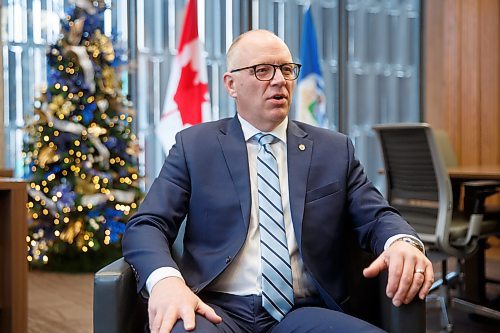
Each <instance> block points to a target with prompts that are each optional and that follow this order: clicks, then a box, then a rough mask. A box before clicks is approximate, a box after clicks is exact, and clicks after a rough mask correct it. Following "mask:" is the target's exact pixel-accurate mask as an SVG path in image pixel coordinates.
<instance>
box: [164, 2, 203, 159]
mask: <svg viewBox="0 0 500 333" xmlns="http://www.w3.org/2000/svg"><path fill="white" fill-rule="evenodd" d="M208 120H211V109H210V97H209V93H208V76H207V66H206V62H205V58H204V57H203V45H202V43H201V41H200V39H199V37H198V22H197V9H196V0H189V1H188V4H187V7H186V16H185V18H184V23H183V26H182V34H181V39H180V44H179V51H178V54H177V55H176V56H175V58H174V59H173V62H172V66H171V69H170V76H169V80H168V86H167V94H166V96H165V103H164V106H163V112H162V115H161V119H160V121H159V123H158V124H157V126H156V135H157V136H158V138H159V140H160V142H161V144H162V146H163V150H164V151H165V154H168V152H169V150H170V148H171V147H172V145H173V144H174V143H175V134H176V133H177V132H179V131H180V130H181V129H183V128H186V127H189V126H191V125H195V124H198V123H201V122H204V121H208Z"/></svg>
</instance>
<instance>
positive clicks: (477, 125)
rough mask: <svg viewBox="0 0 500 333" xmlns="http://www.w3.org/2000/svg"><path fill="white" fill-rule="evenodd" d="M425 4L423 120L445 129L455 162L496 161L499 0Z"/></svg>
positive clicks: (499, 160)
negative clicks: (453, 152)
mask: <svg viewBox="0 0 500 333" xmlns="http://www.w3.org/2000/svg"><path fill="white" fill-rule="evenodd" d="M424 8H425V11H424V27H423V29H424V41H423V44H424V46H425V48H424V50H425V52H424V60H423V62H424V65H423V68H424V87H425V88H424V94H425V96H424V108H425V109H424V120H425V121H427V122H429V123H430V124H431V125H432V126H433V127H435V128H439V129H444V130H445V131H446V132H447V133H448V135H449V137H450V141H451V142H452V145H453V148H454V150H455V153H456V155H457V159H458V162H459V164H460V165H478V164H479V165H488V164H490V165H491V164H493V165H495V164H500V46H499V43H500V42H499V40H500V38H499V36H500V24H499V21H500V0H442V1H435V0H427V1H425V6H424ZM440 45H441V46H440ZM440 65H441V68H442V70H439V66H440Z"/></svg>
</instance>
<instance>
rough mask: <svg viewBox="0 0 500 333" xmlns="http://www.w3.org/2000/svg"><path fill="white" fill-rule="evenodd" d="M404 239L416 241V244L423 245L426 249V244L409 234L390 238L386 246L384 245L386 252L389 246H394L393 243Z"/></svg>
mask: <svg viewBox="0 0 500 333" xmlns="http://www.w3.org/2000/svg"><path fill="white" fill-rule="evenodd" d="M402 237H409V238H411V239H413V240H415V242H417V243H419V244H420V245H422V248H423V249H425V246H424V243H422V241H421V240H420V239H418V238H417V237H415V236H412V235H407V234H397V235H394V236H392V237H390V238H389V239H388V240H387V241H386V242H385V245H384V250H387V248H388V247H389V246H391V245H392V243H394V242H395V241H396V240H397V239H400V238H402ZM424 254H425V253H424Z"/></svg>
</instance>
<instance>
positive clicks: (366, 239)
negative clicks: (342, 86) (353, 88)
mask: <svg viewBox="0 0 500 333" xmlns="http://www.w3.org/2000/svg"><path fill="white" fill-rule="evenodd" d="M227 67H228V72H226V73H225V74H224V85H225V87H226V89H227V91H228V93H229V95H230V96H231V97H233V98H234V100H235V102H236V109H237V115H236V116H235V117H234V118H228V119H222V120H219V121H215V122H210V123H204V124H200V125H197V126H193V127H191V128H189V129H186V130H183V131H181V132H180V133H178V134H177V136H176V143H175V145H174V146H173V148H172V149H171V151H170V153H169V155H168V157H167V160H166V162H165V164H164V166H163V168H162V170H161V172H160V174H159V176H158V178H157V179H156V180H155V181H154V183H153V185H152V187H151V189H150V191H149V193H148V195H147V196H146V198H145V200H144V202H143V203H142V204H141V206H140V209H139V211H138V213H137V214H136V215H134V216H133V217H132V218H131V219H130V221H129V223H128V225H127V230H126V232H125V237H124V239H123V252H124V256H125V259H126V260H127V262H129V263H130V264H131V266H132V268H133V270H134V272H135V274H136V278H137V283H138V291H142V292H147V293H148V294H149V295H150V296H149V304H148V312H149V326H150V329H151V331H152V332H170V331H172V332H185V331H193V330H196V332H203V333H206V332H273V333H280V332H286V333H288V332H292V331H293V332H306V331H307V332H310V331H312V332H380V330H379V329H378V328H376V327H374V326H372V325H370V324H368V323H366V322H364V321H361V320H359V319H357V318H354V317H351V316H349V315H347V314H344V313H343V312H342V311H341V309H340V307H339V305H338V304H340V303H342V301H343V300H344V299H345V298H346V297H347V295H346V290H345V281H344V279H345V271H344V268H345V267H346V265H347V262H348V260H349V253H347V249H348V244H347V240H348V239H351V238H350V237H349V235H354V236H355V239H356V240H357V242H358V244H359V246H360V247H361V248H363V249H365V250H368V251H371V252H373V253H374V254H375V255H377V256H378V257H377V259H376V260H375V261H373V262H372V263H371V265H370V266H369V267H367V268H365V270H364V271H363V274H364V275H365V277H374V276H376V275H378V274H379V272H380V271H382V270H384V269H388V271H389V280H388V284H387V289H386V293H387V296H388V297H390V298H392V302H393V304H394V305H396V306H399V305H401V304H403V303H409V302H410V301H411V300H412V299H413V298H414V297H415V296H416V295H418V297H420V298H421V299H424V298H425V296H426V295H427V293H428V291H429V288H430V286H431V284H432V282H433V278H434V276H433V270H432V266H431V263H430V262H429V260H428V259H427V258H426V257H425V255H424V253H423V246H422V243H421V242H420V240H418V238H417V235H416V233H415V231H414V230H413V229H412V228H411V227H410V226H409V225H408V224H407V223H406V222H405V221H404V220H403V219H402V218H401V216H400V215H399V214H398V213H397V211H395V210H394V209H393V208H392V207H390V206H389V205H388V204H387V202H386V201H385V200H384V199H383V197H382V196H381V195H380V193H379V192H378V191H377V190H376V189H375V188H374V186H373V185H372V183H371V182H370V181H369V180H368V179H367V177H366V175H365V173H364V171H363V168H362V166H361V165H360V163H359V161H358V160H357V159H356V158H355V156H354V149H353V146H352V144H351V142H350V140H349V139H348V138H347V137H346V136H344V135H342V134H339V133H336V132H333V131H330V130H325V129H320V128H317V127H313V126H310V125H306V124H303V123H299V122H295V121H291V120H290V119H289V118H288V113H289V110H290V103H291V101H292V93H293V89H294V85H295V79H296V78H297V76H298V73H299V70H300V65H298V64H294V63H293V60H292V56H291V53H290V51H289V49H288V47H287V46H286V45H285V43H284V42H283V41H282V40H281V39H280V38H278V37H277V36H276V35H274V34H273V33H271V32H269V31H264V30H255V31H250V32H247V33H245V34H243V35H241V36H240V37H238V38H237V39H236V40H235V41H234V42H233V44H232V46H231V47H230V49H229V51H228V54H227ZM260 133H264V134H272V135H273V136H274V137H275V138H276V139H275V141H277V142H275V143H272V144H271V147H272V152H273V154H274V157H275V159H276V161H277V173H278V174H279V177H278V178H279V185H280V186H279V187H280V192H281V200H280V201H281V202H275V204H276V205H277V206H279V207H282V217H283V218H282V219H283V220H284V229H286V230H285V231H286V245H285V246H286V247H287V250H288V252H289V258H286V260H287V261H288V260H289V262H290V266H291V276H292V281H291V282H290V284H293V300H292V301H291V304H290V306H291V309H289V310H286V311H285V312H284V313H283V316H281V317H276V316H274V315H271V314H270V312H269V311H268V310H267V309H268V308H267V307H265V305H264V306H263V304H262V302H263V298H264V297H263V294H264V293H263V282H262V276H263V269H262V264H261V252H262V251H261V244H260V235H261V231H260V229H259V219H260V218H259V214H260V213H259V209H260V208H259V203H258V201H259V196H260V195H261V193H260V190H259V189H258V188H257V184H258V181H257V177H258V175H257V173H258V172H257V169H258V167H257V163H258V162H257V155H258V154H260V153H259V146H258V144H257V143H256V142H255V140H254V139H253V137H254V136H255V135H257V136H259V135H261V134H260ZM259 186H260V185H259ZM280 209H281V208H280ZM185 218H186V225H185V228H186V229H185V235H184V252H183V256H182V258H181V259H180V260H179V261H178V262H175V261H174V260H173V259H172V255H171V246H172V243H173V242H174V240H175V238H176V236H177V234H178V231H179V227H180V226H181V223H182V222H183V221H184V219H185Z"/></svg>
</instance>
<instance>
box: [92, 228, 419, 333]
mask: <svg viewBox="0 0 500 333" xmlns="http://www.w3.org/2000/svg"><path fill="white" fill-rule="evenodd" d="M183 226H184V224H183ZM183 233H184V229H183V227H181V230H180V231H179V235H178V236H177V240H176V241H175V243H174V245H173V249H172V252H173V254H174V259H175V258H179V256H180V255H181V253H182V237H183ZM350 244H352V248H349V249H346V253H349V254H350V255H351V258H350V259H351V260H350V264H349V267H347V268H348V269H347V272H346V274H347V276H348V278H349V282H350V283H349V297H348V298H347V299H346V300H345V301H344V302H343V303H342V304H340V305H341V306H342V308H343V309H344V310H345V311H346V312H347V313H349V314H351V315H353V316H356V317H359V318H362V319H364V320H366V321H368V322H371V323H372V324H374V325H376V326H379V327H381V328H383V329H384V330H386V331H388V332H391V333H424V332H425V323H426V318H425V302H424V301H421V300H420V299H418V297H416V298H415V299H414V300H413V301H412V302H411V303H410V304H406V305H402V306H401V307H399V308H396V307H395V306H393V305H392V303H391V301H390V299H389V298H387V297H386V296H385V289H386V284H387V273H386V272H384V273H383V274H381V276H380V277H379V278H378V279H366V278H363V276H362V269H363V268H364V267H366V266H368V264H369V263H370V262H371V261H372V260H374V259H375V258H374V257H373V255H371V254H368V253H367V252H363V251H361V250H360V249H359V248H358V247H357V246H356V245H355V241H354V237H353V241H352V242H350ZM93 314H94V332H95V333H127V332H130V333H132V332H143V330H144V327H145V325H146V323H147V320H148V317H147V303H146V300H145V299H144V298H143V297H142V296H141V295H138V294H137V292H136V281H135V278H134V274H133V272H132V269H131V267H130V266H129V264H128V263H127V262H126V261H125V260H124V259H123V258H120V259H118V260H116V261H115V262H113V263H111V264H109V265H107V266H106V267H104V268H103V269H101V270H100V271H98V272H97V273H96V274H95V276H94V307H93Z"/></svg>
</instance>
